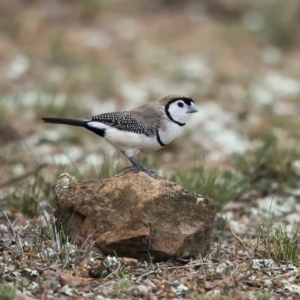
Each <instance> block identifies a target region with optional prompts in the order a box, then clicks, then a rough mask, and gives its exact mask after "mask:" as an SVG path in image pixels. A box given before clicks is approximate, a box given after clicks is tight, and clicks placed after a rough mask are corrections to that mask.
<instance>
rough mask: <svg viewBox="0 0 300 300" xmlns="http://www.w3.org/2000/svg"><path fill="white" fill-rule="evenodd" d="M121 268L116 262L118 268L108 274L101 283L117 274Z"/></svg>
mask: <svg viewBox="0 0 300 300" xmlns="http://www.w3.org/2000/svg"><path fill="white" fill-rule="evenodd" d="M120 268H121V263H120V262H118V267H117V268H116V269H115V270H114V271H113V272H111V273H109V274H108V275H107V276H106V277H104V278H103V281H104V280H106V279H108V278H109V277H110V276H111V275H114V274H117V273H118V272H119V270H120Z"/></svg>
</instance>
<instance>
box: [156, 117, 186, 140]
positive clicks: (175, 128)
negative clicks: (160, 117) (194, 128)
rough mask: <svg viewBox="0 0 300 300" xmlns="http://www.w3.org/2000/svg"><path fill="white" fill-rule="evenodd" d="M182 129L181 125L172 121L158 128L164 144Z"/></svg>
mask: <svg viewBox="0 0 300 300" xmlns="http://www.w3.org/2000/svg"><path fill="white" fill-rule="evenodd" d="M182 130H183V126H179V125H178V124H176V123H174V122H168V123H167V125H166V126H165V127H163V128H160V129H159V136H160V140H161V141H162V143H164V144H165V145H167V144H169V143H171V142H172V141H173V140H174V139H176V138H177V137H178V136H179V135H180V133H181V132H182Z"/></svg>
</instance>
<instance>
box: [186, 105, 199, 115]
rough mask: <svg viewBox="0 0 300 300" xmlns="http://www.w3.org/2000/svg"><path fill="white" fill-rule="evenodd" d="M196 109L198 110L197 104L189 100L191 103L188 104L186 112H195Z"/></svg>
mask: <svg viewBox="0 0 300 300" xmlns="http://www.w3.org/2000/svg"><path fill="white" fill-rule="evenodd" d="M197 111H198V108H197V106H196V105H195V104H194V103H193V102H191V105H190V106H189V108H188V110H187V113H188V114H192V113H195V112H197Z"/></svg>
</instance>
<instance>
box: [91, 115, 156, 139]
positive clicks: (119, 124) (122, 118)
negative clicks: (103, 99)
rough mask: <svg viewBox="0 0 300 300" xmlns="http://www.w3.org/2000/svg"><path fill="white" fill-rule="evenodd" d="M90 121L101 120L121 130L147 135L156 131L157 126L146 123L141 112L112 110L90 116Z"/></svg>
mask: <svg viewBox="0 0 300 300" xmlns="http://www.w3.org/2000/svg"><path fill="white" fill-rule="evenodd" d="M89 120H90V121H93V122H95V121H96V122H100V123H103V124H106V125H109V126H111V127H114V128H117V129H119V130H124V131H129V132H134V133H138V134H145V135H147V136H151V135H154V134H155V133H156V129H157V128H156V127H155V126H153V124H148V123H147V124H145V122H143V120H142V118H141V117H140V116H139V114H135V113H133V112H127V111H124V112H111V113H104V114H100V115H96V116H92V117H89Z"/></svg>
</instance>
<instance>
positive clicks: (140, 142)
mask: <svg viewBox="0 0 300 300" xmlns="http://www.w3.org/2000/svg"><path fill="white" fill-rule="evenodd" d="M88 126H90V127H94V128H98V129H105V135H104V139H105V140H107V141H108V142H109V143H111V144H112V145H114V146H115V147H117V148H119V149H120V150H122V151H123V152H125V154H126V155H127V156H129V157H132V156H134V155H135V154H137V153H139V152H141V151H142V152H153V151H156V150H158V149H160V148H161V145H160V144H159V143H158V141H157V138H156V135H153V136H146V135H144V134H137V133H134V132H129V131H125V130H120V129H117V128H114V127H112V126H109V125H106V124H103V123H101V122H89V123H88Z"/></svg>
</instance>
